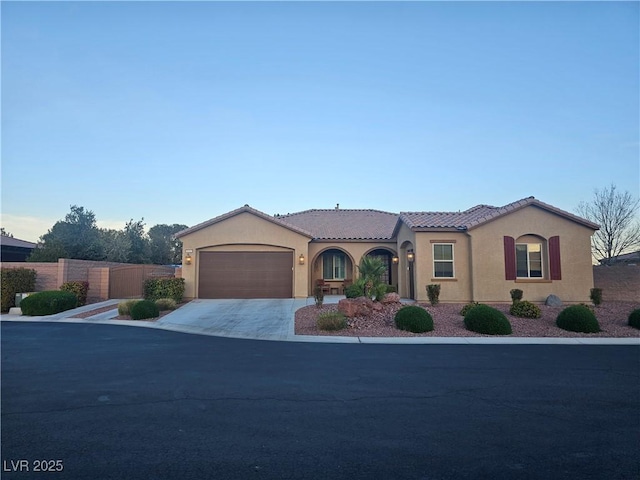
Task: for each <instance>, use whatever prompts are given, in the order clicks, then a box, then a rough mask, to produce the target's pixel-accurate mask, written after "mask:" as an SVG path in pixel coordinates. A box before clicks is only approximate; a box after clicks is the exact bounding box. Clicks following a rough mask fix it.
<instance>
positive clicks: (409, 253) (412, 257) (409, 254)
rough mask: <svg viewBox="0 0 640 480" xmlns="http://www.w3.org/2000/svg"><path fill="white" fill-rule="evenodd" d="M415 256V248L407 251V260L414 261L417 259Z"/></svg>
mask: <svg viewBox="0 0 640 480" xmlns="http://www.w3.org/2000/svg"><path fill="white" fill-rule="evenodd" d="M415 258H416V256H415V254H414V253H413V250H408V251H407V260H408V261H409V262H411V263H412V262H413V261H414V260H415Z"/></svg>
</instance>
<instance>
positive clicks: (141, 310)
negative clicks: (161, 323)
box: [130, 300, 160, 320]
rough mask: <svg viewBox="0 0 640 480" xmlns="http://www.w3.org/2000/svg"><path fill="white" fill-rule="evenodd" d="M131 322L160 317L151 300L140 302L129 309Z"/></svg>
mask: <svg viewBox="0 0 640 480" xmlns="http://www.w3.org/2000/svg"><path fill="white" fill-rule="evenodd" d="M130 315H131V319H132V320H145V319H147V318H156V317H158V316H160V310H159V309H158V307H157V305H156V304H155V303H153V302H152V301H151V300H140V301H139V302H136V303H135V304H134V305H133V306H132V307H131V313H130Z"/></svg>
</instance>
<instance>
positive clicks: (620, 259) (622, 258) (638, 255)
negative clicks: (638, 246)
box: [600, 250, 640, 265]
mask: <svg viewBox="0 0 640 480" xmlns="http://www.w3.org/2000/svg"><path fill="white" fill-rule="evenodd" d="M638 263H640V250H636V251H635V252H631V253H623V254H620V255H618V256H616V257H611V259H610V260H607V259H606V258H603V259H601V260H600V265H637V264H638Z"/></svg>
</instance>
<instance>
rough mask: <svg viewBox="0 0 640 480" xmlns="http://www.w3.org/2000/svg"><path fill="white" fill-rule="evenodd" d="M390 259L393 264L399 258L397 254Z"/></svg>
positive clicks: (395, 263)
mask: <svg viewBox="0 0 640 480" xmlns="http://www.w3.org/2000/svg"><path fill="white" fill-rule="evenodd" d="M391 261H392V262H393V264H394V265H397V264H398V262H399V261H400V259H399V258H398V256H397V255H394V256H393V258H392V259H391Z"/></svg>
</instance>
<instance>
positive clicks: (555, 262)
mask: <svg viewBox="0 0 640 480" xmlns="http://www.w3.org/2000/svg"><path fill="white" fill-rule="evenodd" d="M549 276H550V278H551V280H562V270H561V268H560V237H558V236H555V237H551V238H549Z"/></svg>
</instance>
